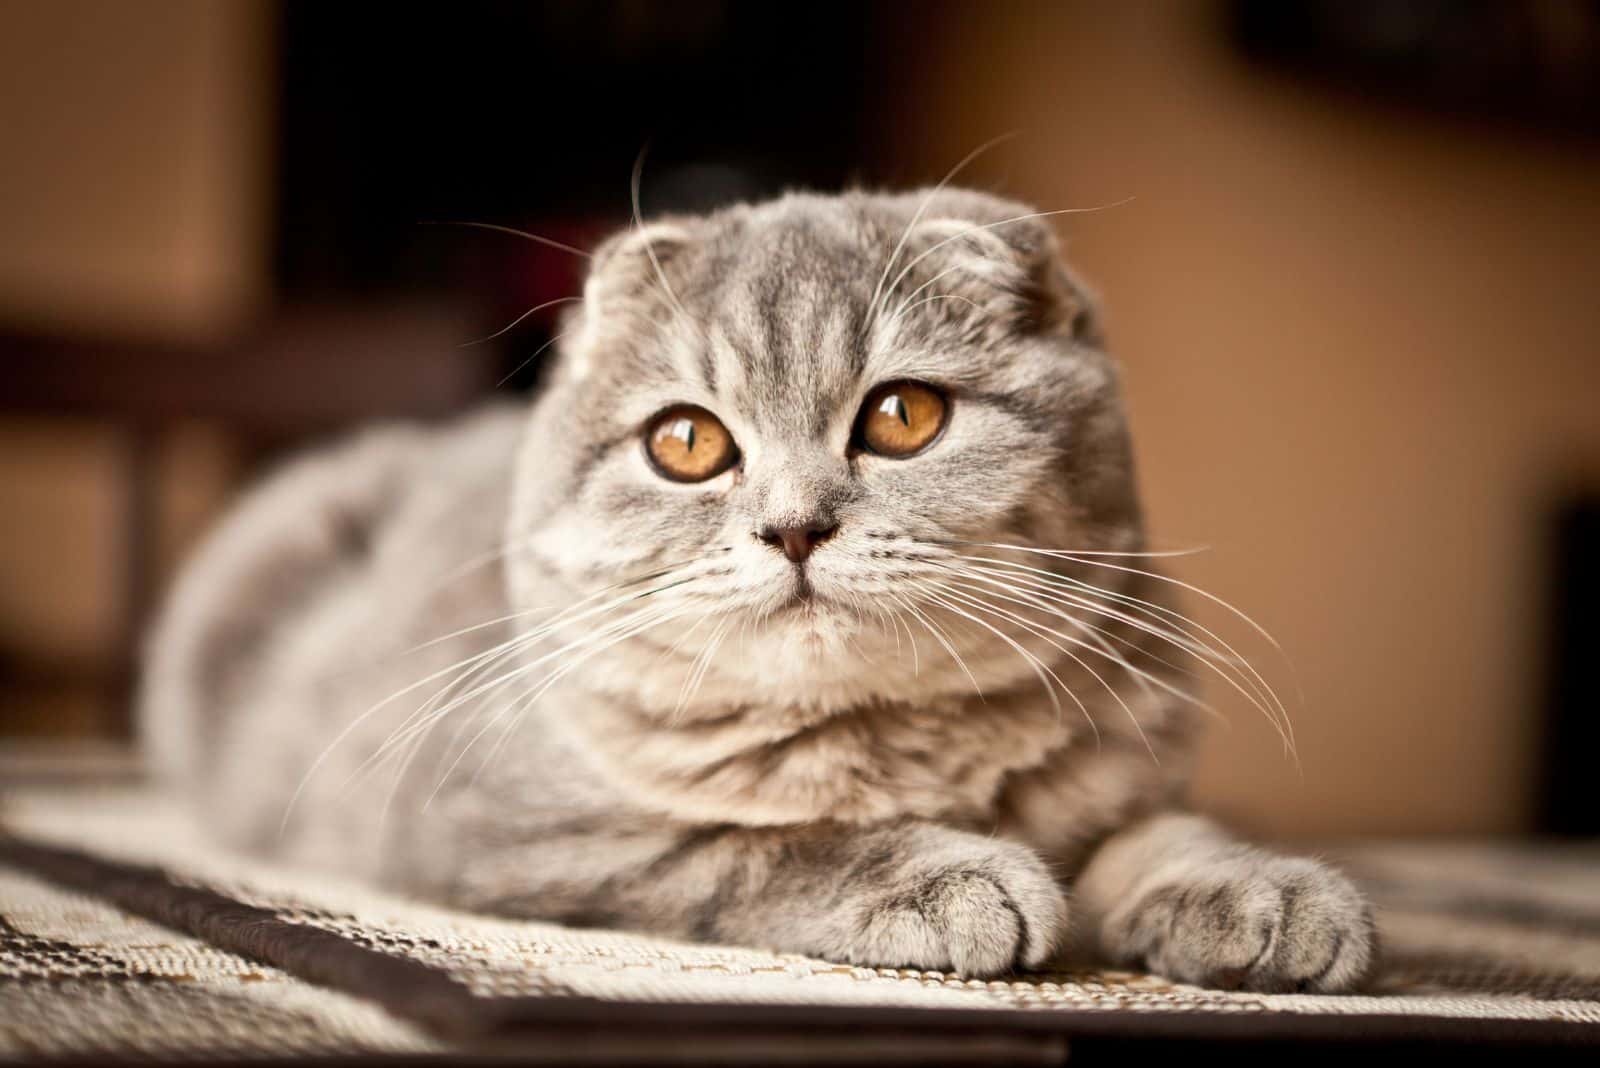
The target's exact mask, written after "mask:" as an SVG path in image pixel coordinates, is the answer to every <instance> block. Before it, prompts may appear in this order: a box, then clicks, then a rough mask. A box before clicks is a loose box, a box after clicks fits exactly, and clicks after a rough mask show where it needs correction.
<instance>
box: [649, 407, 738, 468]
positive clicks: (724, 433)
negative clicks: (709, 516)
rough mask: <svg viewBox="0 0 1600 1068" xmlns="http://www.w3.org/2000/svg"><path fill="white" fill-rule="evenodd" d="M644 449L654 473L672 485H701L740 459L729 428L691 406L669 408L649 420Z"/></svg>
mask: <svg viewBox="0 0 1600 1068" xmlns="http://www.w3.org/2000/svg"><path fill="white" fill-rule="evenodd" d="M644 447H645V451H646V452H647V453H649V455H650V461H651V462H652V463H654V464H655V467H656V470H657V471H659V472H661V474H663V475H665V476H666V477H667V478H670V479H672V480H673V481H674V482H704V481H705V480H706V479H708V478H712V477H714V476H716V475H720V474H722V472H724V471H726V470H727V469H728V468H730V467H732V466H733V462H734V461H735V460H737V459H738V458H739V450H738V449H737V448H735V447H734V444H733V436H732V435H731V434H729V433H728V428H727V427H725V426H723V425H722V422H721V420H719V419H718V418H717V417H716V416H714V415H712V414H711V413H710V412H708V411H706V410H705V409H704V408H696V407H695V406H694V405H692V404H680V405H678V406H676V407H673V408H668V409H667V410H666V411H664V412H661V413H660V414H658V415H657V416H656V417H655V418H654V419H652V420H650V425H649V427H648V428H646V430H645V432H644Z"/></svg>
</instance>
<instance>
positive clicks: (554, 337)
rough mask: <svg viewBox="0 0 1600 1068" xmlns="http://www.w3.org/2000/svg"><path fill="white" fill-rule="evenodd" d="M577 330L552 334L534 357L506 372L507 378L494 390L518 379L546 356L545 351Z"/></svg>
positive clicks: (495, 385)
mask: <svg viewBox="0 0 1600 1068" xmlns="http://www.w3.org/2000/svg"><path fill="white" fill-rule="evenodd" d="M576 329H577V327H569V328H568V329H566V330H563V331H561V332H560V333H557V334H552V335H551V336H550V339H549V340H548V341H546V342H545V343H544V344H543V345H540V346H539V347H538V348H536V349H534V350H533V355H532V356H529V357H528V358H527V359H526V360H523V361H522V362H521V363H519V364H517V365H516V366H515V367H513V368H512V369H511V370H510V371H507V372H506V376H505V377H504V378H502V379H500V381H498V382H496V383H495V384H494V388H495V389H499V388H500V387H501V386H503V385H505V384H506V383H507V382H509V381H511V380H512V379H513V378H515V377H517V375H519V374H521V373H522V369H523V368H524V367H527V366H528V365H529V364H530V363H532V362H533V361H534V360H537V359H538V358H539V357H540V356H542V355H544V350H545V349H548V348H549V347H550V346H551V345H554V344H556V343H557V342H558V341H560V340H561V339H562V338H564V337H566V336H567V335H568V334H570V333H572V332H573V331H575V330H576Z"/></svg>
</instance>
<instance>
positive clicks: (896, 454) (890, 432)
mask: <svg viewBox="0 0 1600 1068" xmlns="http://www.w3.org/2000/svg"><path fill="white" fill-rule="evenodd" d="M949 409H950V406H949V404H948V403H947V402H946V401H945V397H944V394H943V393H940V392H939V391H938V390H936V389H934V388H933V387H932V386H926V385H923V384H922V383H920V382H889V383H886V384H884V385H881V386H879V387H878V388H877V389H875V390H873V391H872V392H871V393H869V394H867V399H866V402H865V403H863V404H862V405H861V414H860V415H858V416H857V417H856V432H855V438H856V446H857V447H858V448H861V449H865V450H866V451H868V452H875V453H877V454H878V455H879V456H888V457H892V458H894V459H902V458H904V457H907V456H912V455H915V454H916V453H919V452H921V451H922V450H923V449H926V448H927V447H928V446H929V445H931V444H933V440H934V439H935V438H937V437H938V436H939V431H941V430H943V429H944V422H945V417H946V415H948V414H949Z"/></svg>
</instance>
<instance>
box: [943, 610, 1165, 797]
mask: <svg viewBox="0 0 1600 1068" xmlns="http://www.w3.org/2000/svg"><path fill="white" fill-rule="evenodd" d="M945 588H946V591H947V592H948V594H949V595H950V596H952V597H956V598H958V599H959V600H961V602H962V603H964V604H967V605H970V606H971V607H973V608H974V609H976V610H977V611H981V612H985V613H987V614H989V615H993V616H996V617H998V618H1001V619H1007V620H1009V621H1011V622H1013V623H1019V624H1021V625H1022V626H1023V627H1024V629H1026V630H1028V631H1029V632H1030V633H1033V634H1034V635H1035V637H1041V638H1042V637H1043V635H1040V634H1039V633H1038V631H1037V630H1036V629H1034V627H1033V626H1032V625H1030V624H1028V623H1027V622H1026V621H1025V620H1023V619H1022V618H1021V617H1019V616H1017V615H1016V614H1015V613H1011V612H1007V611H1006V610H1005V609H1003V608H999V607H997V606H995V605H994V604H992V603H991V602H990V601H989V600H988V599H987V598H984V597H980V596H976V595H973V594H967V593H961V592H959V591H957V590H954V589H952V588H950V587H949V585H948V584H946V587H945ZM980 622H981V621H980ZM984 626H985V627H988V629H990V630H992V631H994V632H995V633H996V634H999V633H1000V632H999V630H998V629H996V628H994V627H992V626H989V624H987V623H985V624H984ZM1063 637H1064V636H1063ZM1044 640H1045V641H1046V642H1048V643H1049V644H1050V645H1052V646H1054V647H1055V648H1056V649H1057V650H1058V651H1059V652H1061V653H1062V654H1063V655H1064V656H1066V657H1067V658H1068V659H1070V660H1071V661H1072V662H1073V663H1075V664H1077V665H1078V666H1079V667H1080V668H1082V669H1083V670H1084V671H1086V672H1087V673H1088V674H1089V675H1090V677H1092V678H1093V679H1094V680H1095V681H1096V682H1098V683H1099V684H1100V686H1101V687H1102V688H1103V689H1104V690H1105V691H1106V693H1108V694H1109V695H1110V696H1111V699H1112V700H1113V701H1115V702H1116V703H1117V704H1118V705H1120V706H1121V707H1122V710H1123V711H1124V712H1126V713H1127V715H1128V719H1129V721H1130V722H1131V723H1132V724H1133V726H1134V729H1135V730H1136V731H1138V733H1139V737H1140V739H1141V740H1143V741H1144V744H1145V748H1147V749H1149V750H1150V756H1151V759H1153V760H1155V761H1156V763H1157V764H1158V765H1159V764H1160V763H1161V761H1160V759H1159V758H1157V757H1156V753H1155V748H1154V747H1153V746H1151V745H1150V740H1149V739H1148V738H1146V737H1145V734H1144V728H1143V727H1142V726H1141V725H1140V724H1139V718H1138V717H1137V716H1136V715H1134V713H1133V709H1131V708H1129V707H1128V703H1127V702H1126V701H1125V700H1123V698H1122V695H1121V694H1120V693H1118V692H1117V690H1116V687H1114V686H1112V685H1111V684H1110V683H1109V682H1107V681H1106V680H1105V677H1104V676H1102V675H1101V674H1100V673H1099V672H1098V671H1096V670H1095V669H1094V668H1093V667H1092V666H1090V664H1089V663H1088V662H1087V661H1085V660H1084V659H1083V658H1082V657H1080V656H1078V655H1076V654H1075V653H1073V652H1072V651H1071V650H1070V649H1067V648H1065V647H1064V646H1061V645H1059V644H1057V643H1056V642H1053V641H1050V639H1048V638H1044ZM1066 640H1069V641H1070V640H1072V639H1066ZM1080 644H1083V643H1080ZM1071 692H1072V691H1071V690H1068V693H1071ZM1073 699H1074V700H1075V701H1078V702H1079V708H1081V709H1082V710H1083V714H1084V718H1085V719H1087V720H1088V721H1089V726H1090V728H1091V729H1092V730H1094V733H1095V739H1096V741H1097V742H1098V741H1099V738H1100V729H1099V726H1098V724H1096V723H1095V721H1094V717H1093V716H1091V715H1089V711H1088V708H1087V707H1085V706H1084V705H1083V703H1082V702H1081V700H1079V699H1078V698H1077V697H1076V696H1074V698H1073Z"/></svg>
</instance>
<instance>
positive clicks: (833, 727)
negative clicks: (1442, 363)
mask: <svg viewBox="0 0 1600 1068" xmlns="http://www.w3.org/2000/svg"><path fill="white" fill-rule="evenodd" d="M785 720H786V717H785V716H783V715H781V714H774V715H771V716H767V717H763V716H761V715H759V714H751V713H749V712H740V713H730V714H729V715H728V716H727V717H724V718H722V719H715V720H710V721H706V722H701V723H690V724H678V725H671V726H668V725H663V724H657V723H654V722H652V721H650V720H648V719H646V718H644V717H640V716H637V715H634V714H631V713H630V712H629V711H628V710H627V709H626V708H622V707H618V706H606V707H604V708H601V709H596V710H595V714H592V715H589V716H586V717H584V718H583V720H582V726H581V729H580V730H578V731H577V732H576V740H577V741H579V743H580V744H581V745H582V746H583V748H584V749H585V750H586V751H587V753H588V755H589V757H590V759H591V760H593V761H594V763H595V766H596V768H597V770H599V771H600V773H601V774H602V775H603V776H605V777H606V778H607V779H609V780H610V781H611V782H612V783H613V784H614V785H615V787H616V788H617V789H618V790H619V791H621V792H622V793H624V794H626V795H628V796H630V798H631V799H632V800H634V801H635V802H636V803H639V804H642V805H644V806H647V807H649V808H651V809H655V810H657V811H662V812H665V813H668V814H670V815H673V816H675V817H677V818H682V819H690V820H700V821H703V820H715V821H717V822H727V821H729V820H730V819H731V820H734V821H737V822H743V823H749V824H781V823H795V822H806V821H813V820H839V821H844V822H852V823H865V822H876V821H881V820H889V819H896V818H900V817H906V816H915V817H922V818H930V819H943V820H960V821H984V820H989V819H991V818H993V816H994V814H995V800H996V797H997V795H998V792H999V789H1000V785H1001V783H1002V781H1003V780H1004V779H1005V777H1006V776H1007V775H1008V774H1011V773H1012V772H1015V771H1017V770H1020V769H1025V768H1030V767H1036V766H1038V765H1039V764H1040V763H1041V762H1042V761H1044V760H1045V759H1046V758H1047V757H1048V755H1049V754H1051V753H1052V752H1056V751H1058V750H1060V749H1061V748H1062V747H1063V746H1065V745H1067V744H1068V742H1069V741H1070V734H1069V731H1068V730H1067V729H1066V727H1065V726H1063V724H1062V723H1061V721H1060V719H1059V717H1058V716H1057V715H1056V714H1055V711H1054V710H1053V709H1052V708H1051V707H1050V706H1049V705H1048V703H1046V702H1043V701H1037V702H1036V701H1034V700H1031V699H1028V698H1018V699H1016V700H1014V701H1000V702H994V701H991V702H989V703H982V702H979V701H976V700H974V701H971V702H966V701H949V702H944V703H936V704H933V705H930V706H925V707H909V706H884V707H873V708H867V709H860V710H852V711H849V712H843V713H838V714H835V715H831V716H825V717H815V718H814V721H813V720H812V718H810V717H800V716H799V715H798V714H796V717H795V718H794V719H792V720H790V721H787V722H786V721H785Z"/></svg>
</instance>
